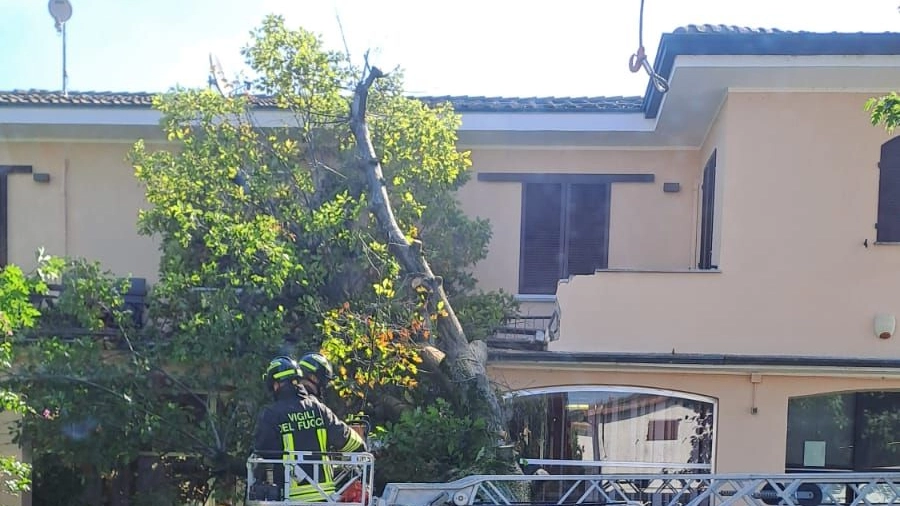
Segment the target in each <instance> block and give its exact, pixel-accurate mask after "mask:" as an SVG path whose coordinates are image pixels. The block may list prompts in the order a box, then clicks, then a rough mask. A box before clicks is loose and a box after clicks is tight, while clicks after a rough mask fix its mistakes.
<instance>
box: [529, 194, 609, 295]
mask: <svg viewBox="0 0 900 506" xmlns="http://www.w3.org/2000/svg"><path fill="white" fill-rule="evenodd" d="M609 191H610V186H609V184H568V183H567V184H563V183H525V184H524V185H523V191H522V198H523V202H522V243H521V264H520V273H519V293H521V294H554V293H556V285H557V283H558V282H559V280H560V279H561V278H566V277H568V276H570V275H573V274H593V273H594V271H596V270H597V269H604V268H606V266H607V251H608V249H609V247H608V245H609Z"/></svg>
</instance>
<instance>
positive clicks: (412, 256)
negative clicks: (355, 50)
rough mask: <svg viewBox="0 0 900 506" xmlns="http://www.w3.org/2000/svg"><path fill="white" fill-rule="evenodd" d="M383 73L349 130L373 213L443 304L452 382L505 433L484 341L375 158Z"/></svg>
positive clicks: (359, 94) (370, 78) (361, 100)
mask: <svg viewBox="0 0 900 506" xmlns="http://www.w3.org/2000/svg"><path fill="white" fill-rule="evenodd" d="M384 75H385V74H384V73H383V72H382V71H381V70H379V69H378V68H377V67H372V68H371V69H370V70H369V71H368V72H367V73H366V74H365V75H364V76H363V79H362V80H361V81H360V82H359V84H357V86H356V89H355V91H354V93H353V101H352V103H351V105H350V129H351V131H352V133H353V137H354V139H355V141H356V148H357V154H358V155H359V158H360V168H361V170H363V171H364V172H365V175H366V180H367V183H368V187H369V193H370V198H371V204H370V206H371V210H372V212H373V213H374V215H375V217H376V219H377V220H378V225H379V226H380V228H381V230H382V231H383V232H384V234H385V235H386V236H387V239H388V248H389V249H390V251H391V253H392V254H393V255H394V257H395V258H396V259H397V261H398V262H399V263H400V266H401V267H402V268H403V269H404V270H405V271H406V272H407V273H409V274H412V275H414V276H418V277H420V278H421V279H422V282H423V284H424V285H425V286H426V288H428V289H429V293H430V296H431V297H432V298H433V300H434V302H435V303H441V306H442V309H444V310H445V311H446V312H447V315H446V316H438V319H437V330H438V339H437V342H436V344H437V347H438V348H439V349H440V350H441V351H443V352H444V353H445V354H446V358H445V360H446V361H447V364H448V365H449V369H450V374H451V378H452V379H453V381H454V382H457V383H460V384H463V385H467V386H468V385H471V386H473V387H474V388H473V389H472V393H473V394H474V396H475V399H474V400H475V401H476V403H477V404H478V405H480V406H482V409H484V410H485V412H484V413H482V414H483V416H484V418H485V421H486V422H487V427H488V429H489V430H490V431H491V432H492V433H493V434H496V435H498V436H499V435H501V434H502V433H503V423H502V419H503V417H502V412H501V407H500V403H499V401H498V399H497V395H496V393H495V392H494V389H493V388H492V386H491V383H490V381H489V380H488V377H487V371H486V362H487V347H486V345H485V344H484V342H483V341H473V342H472V343H469V340H468V339H467V338H466V334H465V332H464V331H463V328H462V325H460V323H459V319H457V317H456V313H455V312H454V311H453V307H452V306H451V305H450V301H449V299H448V298H447V294H446V292H445V291H444V287H443V284H442V279H441V278H440V277H439V276H435V275H434V273H433V272H432V271H431V267H430V266H429V265H428V261H427V260H426V259H425V255H424V253H423V252H422V243H421V242H419V241H412V242H410V241H408V240H407V239H406V235H405V234H404V233H403V231H402V230H401V229H400V226H399V224H398V223H397V218H396V217H395V216H394V210H393V206H392V205H391V200H390V196H389V195H388V192H387V188H386V186H385V182H384V173H383V171H382V168H381V162H380V161H379V160H378V157H377V156H376V154H375V147H374V146H373V144H372V137H371V134H370V132H369V126H368V123H367V121H366V107H367V102H368V97H369V90H370V89H371V87H372V84H373V83H374V82H375V81H376V80H377V79H379V78H381V77H384Z"/></svg>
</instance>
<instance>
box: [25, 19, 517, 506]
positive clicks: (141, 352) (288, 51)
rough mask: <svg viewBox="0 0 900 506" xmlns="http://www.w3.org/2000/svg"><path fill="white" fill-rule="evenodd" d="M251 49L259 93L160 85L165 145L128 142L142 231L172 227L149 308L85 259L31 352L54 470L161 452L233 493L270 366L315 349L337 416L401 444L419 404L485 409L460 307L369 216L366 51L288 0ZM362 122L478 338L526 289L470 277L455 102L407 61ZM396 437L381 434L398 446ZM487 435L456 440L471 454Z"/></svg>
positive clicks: (167, 460) (470, 243)
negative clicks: (362, 421) (408, 81)
mask: <svg viewBox="0 0 900 506" xmlns="http://www.w3.org/2000/svg"><path fill="white" fill-rule="evenodd" d="M243 55H244V57H245V60H246V63H247V65H248V66H249V68H250V70H251V71H252V73H253V74H254V75H255V76H257V77H256V78H255V79H254V80H253V81H252V90H250V91H251V92H252V93H248V94H244V95H227V94H220V93H217V92H214V91H211V90H186V89H177V90H174V91H173V92H171V93H167V94H165V95H162V96H159V97H157V98H156V99H155V100H154V108H155V109H157V110H158V111H160V112H161V113H162V122H161V128H162V131H163V133H164V135H165V137H166V138H167V140H168V142H169V144H168V146H166V148H165V149H151V147H149V145H148V144H147V143H145V142H143V141H139V142H137V143H136V144H135V145H134V148H133V150H132V152H131V154H130V160H131V161H132V163H133V165H134V168H135V175H136V177H137V179H138V180H139V181H140V182H141V183H142V184H143V185H144V186H145V188H146V198H147V201H148V203H149V206H148V207H147V209H145V210H143V211H142V212H141V214H140V216H139V220H138V228H139V231H140V233H142V234H145V235H149V236H153V237H156V238H158V240H159V241H160V245H161V246H160V253H161V257H160V264H159V281H158V282H157V283H156V284H155V285H154V287H153V290H152V293H151V296H150V302H149V307H148V309H147V321H148V323H147V324H146V325H145V326H143V327H142V328H137V327H136V326H135V324H134V323H133V320H134V319H133V318H132V316H133V315H132V314H131V313H130V312H129V311H127V310H126V309H125V308H124V306H123V299H122V294H123V292H124V289H125V288H126V287H125V285H124V284H123V281H122V280H120V279H118V278H117V277H116V276H114V275H113V274H112V273H109V272H104V271H103V270H102V267H101V266H99V265H98V264H96V263H91V262H89V261H85V260H70V261H69V262H68V263H67V265H66V270H65V273H64V275H63V282H62V287H61V290H60V293H59V296H58V298H57V299H55V302H54V305H53V307H52V308H48V320H47V323H46V325H43V327H42V329H41V333H42V335H43V336H44V338H43V339H41V340H40V341H39V344H38V345H35V346H33V347H31V348H29V350H30V351H29V352H28V353H25V354H23V357H22V359H23V361H24V363H25V364H26V365H25V369H24V372H23V375H22V380H21V385H22V386H23V387H25V388H28V391H29V392H30V393H31V397H32V398H33V399H34V400H35V401H37V402H39V403H40V406H41V407H42V409H44V410H45V412H46V413H48V416H46V417H40V418H36V419H30V420H27V421H26V422H25V424H24V425H23V438H24V439H25V440H28V441H29V442H30V443H32V444H33V446H34V448H40V449H41V451H43V452H46V454H48V455H49V454H52V455H53V456H54V462H56V463H57V467H56V468H54V472H56V471H59V470H60V469H70V470H75V469H77V470H78V472H81V473H86V474H87V475H93V476H96V477H102V478H104V479H106V480H115V479H123V478H122V476H125V475H127V474H128V472H127V470H128V466H132V469H133V468H134V466H135V465H136V464H135V462H138V461H141V459H156V460H157V461H159V462H162V463H164V464H165V465H166V466H169V467H168V468H169V469H170V472H169V475H168V478H167V479H168V481H166V482H165V484H166V485H167V487H163V486H161V485H159V484H156V485H155V486H154V487H153V489H154V490H156V491H157V492H159V493H163V492H165V493H166V494H169V495H170V496H171V495H172V494H174V495H177V496H179V497H180V498H181V499H180V500H186V499H202V498H204V497H206V496H207V495H208V494H210V493H212V492H213V491H214V490H213V489H215V491H216V492H218V493H220V495H227V494H228V493H234V491H235V490H237V488H239V487H237V488H236V487H235V478H237V477H239V476H240V475H241V474H242V473H243V467H242V466H243V460H244V459H245V458H246V456H247V454H248V452H249V444H250V434H252V428H253V427H252V425H253V422H254V420H255V415H256V412H257V411H258V408H259V407H260V405H261V404H262V403H264V402H267V401H268V399H267V396H266V394H265V392H264V391H263V386H262V384H261V383H262V382H261V381H260V375H261V370H262V368H263V367H264V365H265V363H266V362H267V360H268V359H269V358H270V357H271V356H273V355H277V354H292V355H295V356H296V355H297V354H299V353H302V352H305V351H309V350H321V351H322V352H323V353H325V354H326V355H327V356H328V357H329V358H331V359H332V360H333V361H334V363H335V364H336V366H337V369H338V379H337V380H336V382H335V389H334V392H335V393H336V394H339V397H340V399H338V398H335V399H332V400H333V401H334V405H335V407H337V408H338V411H339V413H343V414H350V413H358V412H365V413H366V414H368V415H370V416H371V417H373V419H374V421H375V422H376V423H378V424H387V425H386V426H387V427H391V429H389V433H390V434H391V435H392V438H393V439H391V440H393V441H398V440H402V437H403V435H402V431H404V430H406V431H413V432H414V431H415V430H418V429H417V428H416V426H415V424H411V423H409V420H410V418H409V416H412V415H408V414H407V415H404V413H406V412H409V410H411V409H412V408H413V407H414V406H418V407H419V408H420V409H424V410H425V411H424V412H426V413H430V415H429V416H432V417H433V414H434V413H435V412H436V411H434V410H439V412H440V414H441V417H442V418H443V419H445V420H447V421H452V420H453V419H454V417H456V418H457V419H458V423H459V424H463V425H460V426H461V427H465V428H466V430H471V429H473V428H477V427H478V426H479V425H478V424H479V423H483V421H482V422H479V421H478V418H479V417H478V416H477V412H476V413H475V415H476V416H471V415H472V414H473V413H472V412H471V410H470V408H471V399H470V397H469V396H468V392H467V391H466V390H465V389H460V388H458V385H457V384H455V383H454V382H453V381H451V380H450V379H449V376H448V374H447V371H446V366H445V365H444V364H442V363H441V360H440V357H441V354H440V352H437V351H436V349H437V347H436V346H434V345H435V343H440V339H441V335H440V332H439V331H438V329H437V327H438V326H437V325H436V322H438V321H439V320H440V318H442V316H443V315H446V314H447V310H448V309H449V308H448V307H445V306H446V303H445V302H443V301H440V302H439V301H435V299H434V298H433V297H430V296H429V287H428V286H425V285H424V284H423V283H422V279H421V277H420V276H419V275H418V273H415V272H406V271H404V270H403V269H401V266H400V264H399V263H398V261H397V259H396V258H395V256H394V255H393V254H392V253H391V251H390V249H391V245H390V244H389V243H388V239H387V237H386V235H385V234H384V233H383V231H382V230H381V229H379V227H378V224H377V223H376V221H375V218H374V216H373V213H372V209H371V193H370V192H369V186H368V184H367V181H366V175H365V174H364V173H363V172H362V171H360V170H359V169H358V163H359V160H358V156H357V154H356V153H355V152H354V139H353V135H352V132H351V130H350V125H349V117H350V102H351V98H352V97H351V93H350V90H351V89H352V87H353V85H354V83H355V82H356V81H357V80H359V79H360V76H361V75H362V72H363V71H364V69H359V68H357V67H355V66H354V65H352V64H351V61H350V60H349V58H348V56H347V55H344V54H342V53H338V52H334V51H328V50H326V49H325V48H324V47H323V46H322V43H321V41H320V40H319V38H318V37H317V36H315V35H314V34H312V33H310V32H308V31H306V30H303V29H290V28H288V27H287V26H286V25H285V24H284V20H283V19H281V18H280V17H277V16H270V17H267V18H266V19H265V20H264V21H263V22H262V24H261V25H260V27H259V28H258V29H257V30H255V31H254V32H253V34H252V40H251V43H250V44H249V45H248V46H247V47H246V48H245V49H244V51H243ZM367 119H368V121H369V128H370V130H371V134H372V141H373V144H374V146H375V149H376V152H377V156H378V158H379V160H380V162H381V166H382V168H383V173H384V174H383V184H384V185H385V187H386V189H387V191H388V192H389V194H390V195H391V196H392V204H393V212H394V215H395V216H396V218H397V221H398V223H399V225H400V227H401V228H402V231H403V234H404V235H405V236H406V237H407V238H408V239H410V240H415V241H416V243H417V244H424V247H425V248H426V251H427V254H428V256H429V260H430V262H431V264H432V266H433V267H434V270H435V272H439V273H440V274H441V276H442V279H443V287H444V289H445V290H446V292H447V295H448V297H449V299H448V302H452V304H453V305H454V306H457V305H458V307H460V308H462V309H461V310H460V320H461V321H463V322H464V323H465V324H466V325H467V328H469V329H472V332H470V333H469V335H471V336H475V337H476V338H478V337H484V336H486V334H487V333H488V332H489V331H490V329H491V328H492V327H493V326H495V325H496V324H497V323H499V321H500V319H501V318H502V317H503V316H505V315H507V314H508V313H509V312H511V311H514V310H515V307H514V304H513V302H512V299H511V298H510V297H509V296H508V295H506V294H502V293H493V292H492V293H482V292H479V291H477V290H476V289H475V280H474V278H473V277H472V275H471V267H472V266H473V264H474V263H475V262H477V261H478V260H480V259H482V258H484V256H485V254H486V252H487V245H488V242H489V240H490V236H491V232H490V226H489V224H488V223H487V222H486V221H485V220H481V219H472V218H470V217H467V216H466V215H465V214H464V213H463V212H462V210H461V209H460V208H459V205H458V203H457V201H456V198H455V192H456V190H458V189H459V188H460V187H461V186H462V185H463V184H465V183H466V181H467V180H468V178H469V169H470V166H471V162H470V158H469V154H468V153H467V152H461V151H459V150H458V149H457V148H456V130H457V128H458V127H459V124H460V120H459V117H458V115H456V114H455V113H454V112H453V110H452V109H451V108H450V106H449V105H437V106H429V105H426V104H424V103H423V102H421V101H418V100H415V99H411V98H408V97H406V96H405V95H404V94H403V92H402V76H401V74H399V73H396V74H392V75H391V76H389V77H387V78H384V79H380V80H378V81H377V82H376V83H375V84H374V86H373V87H372V88H371V90H370V95H369V103H368V115H367ZM71 328H77V329H81V330H80V331H79V332H76V333H75V335H72V332H69V331H67V330H66V329H71ZM110 329H115V332H112V333H110V332H109V330H110ZM63 336H66V337H63ZM438 403H439V404H438ZM429 406H434V407H433V408H429ZM429 409H431V411H428V410H429ZM420 412H421V411H420ZM404 416H405V417H406V418H404ZM404 420H405V422H404ZM467 424H471V426H470V425H467ZM489 439H490V438H489V437H486V438H483V439H478V442H479V444H487V443H486V442H487V441H489ZM386 441H388V440H387V439H386ZM401 450H402V449H400V448H398V446H397V445H391V444H387V446H386V448H385V450H384V456H385V457H386V458H390V455H391V452H397V451H401ZM476 454H477V452H474V451H466V452H463V453H460V452H451V453H450V457H451V458H452V459H454V460H456V461H457V462H455V463H454V465H455V466H456V467H462V466H465V465H470V464H472V462H471V461H472V459H474V458H475V455H476ZM409 455H410V457H413V456H412V454H409ZM418 457H419V458H426V457H425V456H423V455H419V456H418ZM162 467H165V466H162ZM48 473H49V471H48ZM173 476H174V478H173ZM135 479H136V478H135ZM154 479H156V478H154ZM159 479H163V478H159ZM210 483H212V485H210ZM175 489H177V490H176V492H177V493H174V492H172V490H175ZM238 493H239V491H238Z"/></svg>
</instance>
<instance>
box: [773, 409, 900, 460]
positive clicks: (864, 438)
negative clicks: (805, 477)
mask: <svg viewBox="0 0 900 506" xmlns="http://www.w3.org/2000/svg"><path fill="white" fill-rule="evenodd" d="M785 455H786V458H785V470H786V471H788V472H810V471H822V470H829V471H859V472H864V471H870V472H871V471H896V470H897V469H900V391H854V392H831V393H826V394H817V395H809V396H803V397H792V398H790V399H789V400H788V417H787V448H786V452H785Z"/></svg>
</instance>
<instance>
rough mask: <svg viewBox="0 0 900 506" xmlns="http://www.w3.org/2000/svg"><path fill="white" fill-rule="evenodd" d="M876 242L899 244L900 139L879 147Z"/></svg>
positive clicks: (894, 139)
mask: <svg viewBox="0 0 900 506" xmlns="http://www.w3.org/2000/svg"><path fill="white" fill-rule="evenodd" d="M878 168H879V178H878V225H877V234H876V241H878V242H900V137H895V138H893V139H891V140H889V141H888V142H886V143H884V144H883V145H882V146H881V161H880V162H879V163H878Z"/></svg>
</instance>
